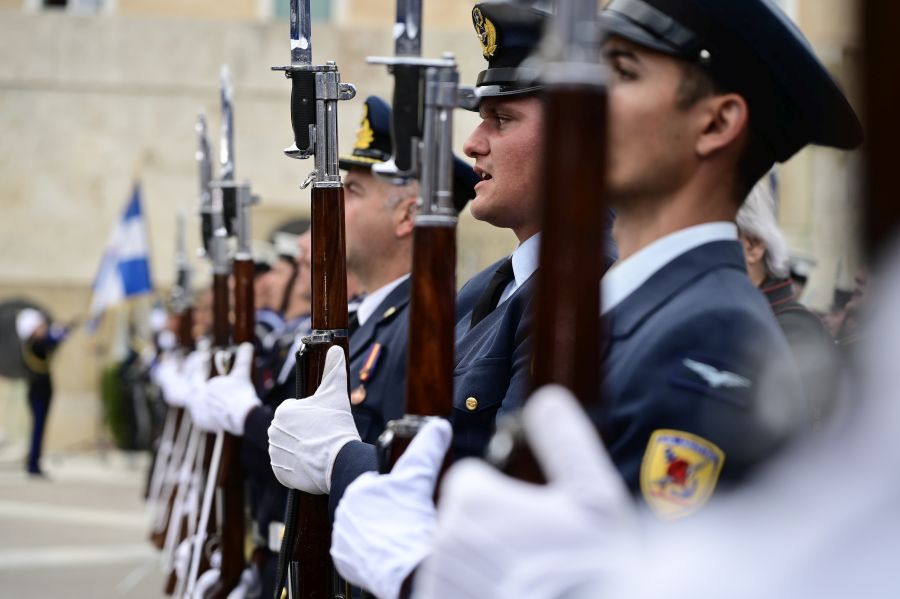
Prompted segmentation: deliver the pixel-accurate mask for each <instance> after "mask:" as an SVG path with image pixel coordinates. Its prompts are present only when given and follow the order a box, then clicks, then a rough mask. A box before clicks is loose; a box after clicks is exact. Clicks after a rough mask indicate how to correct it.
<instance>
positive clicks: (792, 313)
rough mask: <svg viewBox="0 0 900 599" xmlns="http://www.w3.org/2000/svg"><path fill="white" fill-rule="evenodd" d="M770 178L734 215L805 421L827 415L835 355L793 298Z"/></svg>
mask: <svg viewBox="0 0 900 599" xmlns="http://www.w3.org/2000/svg"><path fill="white" fill-rule="evenodd" d="M773 187H774V185H773V176H772V175H771V174H770V175H769V176H767V177H764V178H763V179H762V180H761V181H759V182H758V183H757V184H756V186H755V187H753V189H752V190H751V191H750V194H749V195H748V196H747V199H746V200H745V201H744V204H743V206H741V209H740V210H739V211H738V213H737V219H736V220H737V226H738V233H739V236H740V239H741V243H742V245H743V247H744V259H745V260H746V262H747V274H748V275H749V277H750V280H751V281H752V282H753V284H754V285H756V286H757V287H758V288H759V289H760V291H762V292H763V293H764V294H765V296H766V299H767V300H768V301H769V306H770V307H771V308H772V312H773V313H774V314H775V319H776V320H777V321H778V325H779V326H780V327H781V330H782V331H783V332H784V335H785V337H786V338H787V341H788V345H790V347H791V350H792V351H793V354H794V358H795V360H796V362H797V367H798V368H799V370H800V374H801V379H802V382H803V386H804V391H805V393H806V397H807V402H808V406H809V417H810V421H811V423H813V424H814V425H816V426H818V425H819V424H820V423H821V422H822V421H823V420H824V418H825V417H826V416H827V413H828V411H829V410H830V407H831V403H832V401H831V399H832V397H833V395H834V389H833V384H832V383H833V381H834V378H835V370H836V368H835V366H836V360H837V352H836V351H835V346H834V339H833V338H832V336H831V334H830V333H829V332H828V330H827V329H826V328H825V325H824V324H823V323H822V321H821V319H820V318H819V317H818V316H816V315H815V314H813V313H812V312H810V311H809V310H808V309H807V308H806V306H804V305H803V304H801V303H800V302H799V300H798V298H797V294H796V289H795V287H794V285H793V281H792V280H791V274H790V253H789V251H788V244H787V241H786V240H785V238H784V234H783V233H782V232H781V229H780V228H779V226H778V220H777V217H776V214H775V212H776V200H775V193H774V189H773Z"/></svg>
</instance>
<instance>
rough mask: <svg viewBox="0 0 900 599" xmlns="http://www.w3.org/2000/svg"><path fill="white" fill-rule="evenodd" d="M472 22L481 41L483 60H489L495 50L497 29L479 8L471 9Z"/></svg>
mask: <svg viewBox="0 0 900 599" xmlns="http://www.w3.org/2000/svg"><path fill="white" fill-rule="evenodd" d="M472 23H473V24H474V25H475V33H476V34H477V35H478V41H480V42H481V51H482V54H483V55H484V59H485V60H489V59H490V58H492V57H493V56H494V53H496V52H497V29H496V28H495V27H494V24H493V23H491V20H490V19H487V18H485V16H484V14H482V12H481V9H480V8H474V9H472Z"/></svg>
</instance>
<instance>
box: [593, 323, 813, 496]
mask: <svg viewBox="0 0 900 599" xmlns="http://www.w3.org/2000/svg"><path fill="white" fill-rule="evenodd" d="M665 325H666V326H659V327H657V328H656V329H655V330H653V333H652V335H653V337H652V338H647V339H646V340H645V339H643V338H642V339H638V340H632V341H631V342H630V343H631V345H632V346H634V347H631V348H629V351H628V352H625V354H624V356H622V357H620V359H623V358H624V360H627V362H628V364H627V365H626V366H625V367H624V368H622V367H621V366H622V365H621V364H620V365H619V368H618V369H617V368H615V367H614V368H613V370H612V371H611V372H609V373H608V374H607V376H610V377H616V376H620V377H621V378H623V379H626V380H624V381H622V380H620V381H610V386H611V387H612V388H615V389H616V391H615V396H614V397H609V398H608V401H610V405H609V407H608V410H609V412H608V421H607V422H606V423H605V426H606V429H607V431H609V433H608V437H607V438H608V441H607V443H608V448H609V450H610V454H611V455H612V457H613V460H614V462H615V463H616V465H617V467H618V468H619V470H620V472H621V473H622V475H623V477H624V478H625V480H626V482H627V484H628V485H629V487H630V488H631V489H632V490H633V491H634V492H637V491H638V490H639V489H640V481H641V477H642V476H644V477H645V478H646V476H647V472H646V471H645V472H643V474H642V470H649V469H650V465H652V464H653V461H654V459H655V460H656V461H657V462H659V461H660V460H669V462H670V463H674V462H675V461H676V460H675V458H676V457H677V456H676V455H675V454H677V453H678V452H668V453H666V452H667V447H666V446H665V445H664V444H660V443H658V442H657V441H658V440H659V438H660V435H667V434H670V435H674V436H669V437H667V438H669V439H671V440H673V441H672V442H673V443H681V444H682V446H683V447H691V448H693V449H694V450H696V451H695V454H696V455H695V456H693V457H696V458H697V460H699V459H700V456H701V455H707V456H708V457H710V458H712V457H715V456H717V455H718V454H717V452H721V456H720V457H719V458H718V459H719V461H720V462H722V463H721V464H718V466H717V467H719V468H721V480H722V481H723V482H724V481H733V480H737V479H739V478H741V477H742V476H743V475H744V474H745V473H746V472H747V471H749V469H750V468H752V467H753V466H755V465H756V464H758V463H759V462H761V461H762V460H763V459H765V458H766V457H767V456H769V455H770V454H771V453H772V452H774V451H775V450H776V449H777V448H778V447H779V446H780V445H781V444H782V443H783V442H784V441H785V440H786V439H787V437H788V436H789V435H790V434H791V433H792V432H794V431H796V430H797V427H798V426H800V425H801V423H802V422H803V421H804V420H805V418H804V415H803V412H804V411H805V410H804V408H803V403H804V402H803V395H802V392H801V390H800V385H799V379H798V376H797V372H796V366H795V364H794V361H793V358H792V356H791V355H790V350H789V349H788V347H787V344H786V342H785V340H784V338H783V336H782V335H781V332H780V331H779V330H778V328H777V325H776V324H775V323H774V321H771V322H770V321H766V320H762V319H761V318H758V317H757V315H754V314H752V313H748V312H747V311H745V310H741V309H728V308H724V309H718V310H715V311H705V312H703V313H699V314H696V315H694V316H692V317H691V316H688V317H686V318H684V319H682V320H675V321H674V322H672V321H669V322H667V323H665ZM666 431H670V432H671V431H674V432H672V433H667V432H666ZM654 435H655V436H654ZM668 449H671V447H669V448H668ZM688 461H689V462H690V460H688ZM695 461H696V460H695ZM713 461H715V460H713ZM642 465H643V468H642ZM717 476H718V473H717Z"/></svg>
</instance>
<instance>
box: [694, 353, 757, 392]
mask: <svg viewBox="0 0 900 599" xmlns="http://www.w3.org/2000/svg"><path fill="white" fill-rule="evenodd" d="M682 364H684V365H685V366H686V367H687V368H688V369H690V370H692V371H694V372H695V373H697V375H698V376H699V377H700V378H702V379H703V380H704V381H706V382H707V384H709V386H710V387H712V388H714V389H719V388H720V387H726V388H729V389H736V388H743V389H749V388H750V386H751V384H752V383H751V382H750V379H747V378H745V377H742V376H740V375H737V374H735V373H733V372H728V371H727V370H719V369H718V368H716V367H715V366H710V365H709V364H704V363H703V362H698V361H697V360H692V359H690V358H685V359H684V362H682Z"/></svg>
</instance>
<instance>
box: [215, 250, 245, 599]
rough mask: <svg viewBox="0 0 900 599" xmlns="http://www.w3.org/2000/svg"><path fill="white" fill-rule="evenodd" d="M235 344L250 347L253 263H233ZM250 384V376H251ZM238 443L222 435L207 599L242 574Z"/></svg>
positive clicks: (220, 594) (220, 597) (219, 595)
mask: <svg viewBox="0 0 900 599" xmlns="http://www.w3.org/2000/svg"><path fill="white" fill-rule="evenodd" d="M233 264H234V343H235V345H240V344H241V343H253V341H254V330H253V329H254V326H255V322H256V319H255V307H254V300H253V260H252V259H250V258H249V257H248V258H247V259H243V260H238V259H235V260H234V263H233ZM250 378H251V380H253V374H252V372H251V375H250ZM240 444H241V439H240V438H239V437H235V436H234V435H232V434H230V433H227V432H226V433H224V437H223V441H222V461H221V464H220V466H219V478H218V481H217V485H218V488H219V491H220V493H221V507H222V514H221V518H220V519H219V540H220V549H221V551H222V566H221V570H220V571H221V575H220V576H219V582H218V583H216V584H215V585H214V586H213V587H212V589H211V590H210V592H209V594H208V595H207V599H225V597H227V596H228V594H229V593H230V592H231V591H232V590H233V589H234V588H235V587H236V586H237V585H238V583H239V582H240V580H241V573H242V572H243V571H244V565H245V563H244V562H245V558H244V533H245V529H246V526H245V518H244V473H243V469H242V468H241V451H240Z"/></svg>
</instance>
